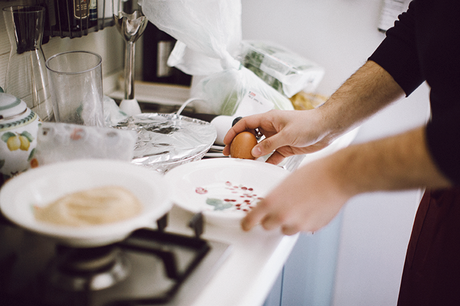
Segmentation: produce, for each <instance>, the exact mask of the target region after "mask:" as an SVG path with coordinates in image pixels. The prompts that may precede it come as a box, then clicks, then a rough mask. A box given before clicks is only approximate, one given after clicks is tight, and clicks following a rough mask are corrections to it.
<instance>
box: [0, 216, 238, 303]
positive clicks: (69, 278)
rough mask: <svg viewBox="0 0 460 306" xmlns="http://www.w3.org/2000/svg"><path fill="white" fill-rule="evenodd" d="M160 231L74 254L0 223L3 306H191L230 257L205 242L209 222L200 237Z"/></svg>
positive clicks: (223, 247)
mask: <svg viewBox="0 0 460 306" xmlns="http://www.w3.org/2000/svg"><path fill="white" fill-rule="evenodd" d="M167 218H168V215H165V216H164V217H163V218H161V219H160V220H158V221H157V226H156V229H151V228H145V229H140V230H137V231H135V232H133V233H132V234H131V235H130V236H129V237H128V238H127V239H125V240H123V241H121V242H119V243H115V244H112V245H107V246H102V247H95V248H72V247H68V246H65V245H60V244H57V243H55V242H54V241H52V240H51V239H50V238H47V237H43V236H40V235H37V234H34V233H32V232H29V231H26V230H24V229H22V228H19V227H17V226H16V225H14V224H12V223H10V222H9V221H8V220H7V219H6V218H4V217H3V216H1V215H0V271H1V273H0V305H8V306H14V305H18V306H25V305H27V306H30V305H36V306H61V305H65V306H123V305H131V306H134V305H165V306H166V305H171V306H172V305H188V304H190V302H191V301H193V299H194V298H195V297H196V296H197V295H198V294H199V292H200V291H201V290H202V289H203V288H204V286H205V285H206V283H207V282H208V280H209V279H210V278H211V277H212V275H213V274H214V272H215V271H216V270H217V269H218V268H219V267H220V265H221V264H222V263H223V262H224V261H225V259H226V258H227V256H228V254H229V253H230V252H231V246H230V245H228V244H225V243H222V242H218V241H209V240H204V239H202V238H201V237H200V236H201V234H202V232H203V225H204V222H203V217H202V215H201V214H197V215H195V216H194V217H193V218H192V219H191V220H190V222H189V226H190V227H191V228H192V229H193V230H194V233H195V235H194V236H185V235H179V234H175V233H170V232H167V231H166V227H167Z"/></svg>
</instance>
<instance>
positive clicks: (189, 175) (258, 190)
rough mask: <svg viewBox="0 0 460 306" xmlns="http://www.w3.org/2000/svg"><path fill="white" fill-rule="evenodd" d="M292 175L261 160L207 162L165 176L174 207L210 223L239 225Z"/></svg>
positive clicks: (178, 169)
mask: <svg viewBox="0 0 460 306" xmlns="http://www.w3.org/2000/svg"><path fill="white" fill-rule="evenodd" d="M288 174H289V172H288V171H287V170H285V169H283V168H281V167H278V166H275V165H272V164H267V163H264V162H261V161H254V160H243V159H235V158H225V159H222V158H219V159H205V160H201V161H197V162H192V163H189V164H185V165H181V166H179V167H176V168H174V169H172V170H170V171H169V172H168V173H166V175H165V177H166V179H167V180H168V182H169V184H170V186H171V190H172V200H173V202H174V204H176V205H178V206H179V207H182V208H183V209H185V210H188V211H190V212H192V213H197V212H202V213H203V214H204V216H205V219H206V221H207V222H209V223H213V224H216V225H225V226H228V225H235V226H239V223H240V221H241V219H242V218H243V217H244V216H245V215H246V214H247V212H248V211H250V210H251V209H252V208H253V207H254V206H256V205H257V203H258V202H259V201H260V200H261V199H263V197H264V196H265V195H267V194H268V192H269V191H270V190H271V189H273V188H274V187H275V186H276V185H278V184H279V183H280V182H281V181H282V180H283V178H285V177H286V176H287V175H288Z"/></svg>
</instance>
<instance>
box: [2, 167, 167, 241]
mask: <svg viewBox="0 0 460 306" xmlns="http://www.w3.org/2000/svg"><path fill="white" fill-rule="evenodd" d="M107 185H119V186H123V187H125V188H127V189H128V190H130V191H131V192H132V193H133V194H134V195H135V196H136V197H137V198H138V199H139V200H140V202H141V203H142V204H143V206H144V209H143V212H142V213H141V214H139V215H138V216H136V217H133V218H130V219H127V220H124V221H121V222H114V223H110V224H104V225H95V226H87V227H70V226H61V225H53V224H48V223H45V222H40V221H38V220H36V218H35V216H34V213H33V211H34V206H38V207H42V206H46V205H48V204H49V203H51V202H52V201H54V200H56V199H58V198H59V197H62V196H63V195H65V194H68V193H71V192H76V191H80V190H85V189H89V188H94V187H101V186H107ZM171 207H172V202H171V199H170V192H169V187H168V185H167V183H166V182H165V180H164V179H163V177H162V176H161V175H160V174H158V173H156V172H155V171H152V170H148V169H144V168H142V167H140V166H136V165H132V164H131V163H128V162H120V161H109V160H101V159H98V160H77V161H71V162H62V163H55V164H50V165H45V166H41V167H38V168H35V169H31V170H28V171H26V172H24V173H22V174H20V175H18V176H17V177H14V178H13V179H11V180H9V181H8V182H7V183H6V184H5V185H4V186H3V188H2V189H1V191H0V208H1V210H2V212H3V214H4V215H5V216H6V217H7V218H8V219H9V220H11V221H12V222H14V223H16V224H17V225H19V226H22V227H24V228H26V229H28V230H31V231H33V232H36V233H39V234H42V235H46V236H50V237H52V238H55V239H57V240H58V241H60V242H61V243H64V244H66V245H71V246H75V247H94V246H101V245H106V244H109V243H113V242H117V241H120V240H122V239H124V238H125V237H127V236H128V235H129V234H130V233H131V232H132V231H134V230H136V229H138V228H142V227H146V226H152V225H154V224H155V221H156V220H157V219H159V218H160V217H162V216H163V215H164V214H166V213H167V212H168V211H169V210H170V209H171Z"/></svg>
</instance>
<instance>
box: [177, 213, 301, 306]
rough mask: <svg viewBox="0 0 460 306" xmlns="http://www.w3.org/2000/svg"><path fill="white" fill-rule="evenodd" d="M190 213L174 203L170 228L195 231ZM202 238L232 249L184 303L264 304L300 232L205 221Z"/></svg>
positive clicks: (195, 305)
mask: <svg viewBox="0 0 460 306" xmlns="http://www.w3.org/2000/svg"><path fill="white" fill-rule="evenodd" d="M191 216H192V214H191V213H189V212H187V211H184V210H182V209H181V208H179V207H174V208H173V209H172V210H171V213H170V217H169V225H168V231H172V232H177V233H181V234H187V235H192V234H193V233H192V230H191V229H189V228H186V226H185V224H186V223H187V221H188V220H190V218H191ZM202 238H204V239H208V240H215V241H220V242H224V243H228V244H230V245H231V246H232V249H231V251H230V255H229V256H228V258H226V260H225V262H224V263H223V264H222V265H221V266H220V267H219V269H218V270H217V271H216V273H215V274H214V275H213V276H212V278H211V279H210V281H209V282H208V284H207V285H206V287H205V288H203V291H201V292H200V293H199V294H198V296H197V297H196V299H195V300H194V301H187V304H184V306H211V305H212V306H227V305H228V306H259V305H262V304H263V303H264V301H265V298H266V296H267V295H268V293H269V292H270V290H271V288H272V286H273V284H274V282H275V280H276V278H277V277H278V274H279V273H280V272H281V270H282V268H283V265H284V263H285V262H286V260H287V258H288V257H289V254H290V253H291V251H292V248H293V247H294V245H295V243H296V241H297V238H298V235H294V236H284V235H282V234H280V233H279V231H270V232H268V231H264V230H263V229H262V228H261V227H257V228H255V229H253V230H252V231H250V232H244V231H243V230H241V229H240V228H225V227H219V226H216V225H212V224H206V225H205V232H204V234H203V236H202ZM181 305H182V304H181Z"/></svg>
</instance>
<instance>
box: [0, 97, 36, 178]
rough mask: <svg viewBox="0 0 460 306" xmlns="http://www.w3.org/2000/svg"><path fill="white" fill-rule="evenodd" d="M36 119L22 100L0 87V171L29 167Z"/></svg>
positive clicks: (13, 172) (12, 173)
mask: <svg viewBox="0 0 460 306" xmlns="http://www.w3.org/2000/svg"><path fill="white" fill-rule="evenodd" d="M38 125H39V119H38V116H37V114H35V113H34V112H33V111H32V110H30V109H29V108H28V107H27V105H26V103H25V102H24V101H22V100H20V99H18V98H16V97H15V96H13V95H10V94H7V93H4V92H2V91H1V89H0V173H2V174H3V175H4V176H6V177H11V176H15V175H17V174H19V173H21V172H23V171H25V170H27V169H29V168H30V164H31V160H32V159H33V157H34V153H35V147H36V145H37V133H38Z"/></svg>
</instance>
